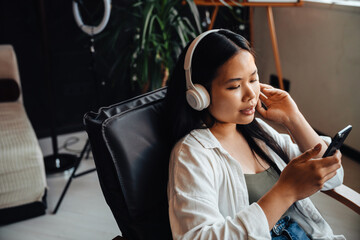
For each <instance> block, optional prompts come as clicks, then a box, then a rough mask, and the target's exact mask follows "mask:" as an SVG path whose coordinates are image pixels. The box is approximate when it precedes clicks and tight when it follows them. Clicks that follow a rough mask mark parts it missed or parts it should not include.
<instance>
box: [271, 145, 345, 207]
mask: <svg viewBox="0 0 360 240" xmlns="http://www.w3.org/2000/svg"><path fill="white" fill-rule="evenodd" d="M320 150H321V144H318V145H316V146H315V147H314V148H312V149H309V150H308V151H306V152H305V153H303V154H302V155H300V156H299V157H297V158H295V159H293V160H292V161H290V163H289V164H288V165H287V166H286V167H285V168H284V170H283V171H282V173H281V175H280V178H279V181H278V182H277V183H276V185H278V186H277V187H280V189H282V192H283V193H285V194H288V197H290V199H292V200H293V201H297V200H301V199H303V198H306V197H309V196H311V195H312V194H314V193H316V192H317V191H319V190H320V189H321V188H322V187H323V185H324V183H325V182H326V181H327V180H329V179H331V178H332V177H334V176H335V175H336V170H337V169H339V168H340V167H341V153H340V151H336V152H335V154H334V155H333V156H330V157H326V158H318V159H313V158H314V157H315V156H316V155H317V154H318V153H319V152H320Z"/></svg>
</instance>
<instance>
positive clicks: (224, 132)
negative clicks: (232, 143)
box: [210, 122, 241, 140]
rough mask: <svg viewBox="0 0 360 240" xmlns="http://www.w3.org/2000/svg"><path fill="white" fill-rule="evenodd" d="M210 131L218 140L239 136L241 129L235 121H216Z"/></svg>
mask: <svg viewBox="0 0 360 240" xmlns="http://www.w3.org/2000/svg"><path fill="white" fill-rule="evenodd" d="M210 131H211V132H212V134H213V135H214V136H215V137H216V138H217V139H218V140H226V139H232V138H234V137H236V136H239V134H241V133H239V131H237V129H236V124H234V123H218V122H217V123H215V124H214V125H213V126H212V127H210Z"/></svg>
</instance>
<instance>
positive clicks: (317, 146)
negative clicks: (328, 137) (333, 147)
mask: <svg viewBox="0 0 360 240" xmlns="http://www.w3.org/2000/svg"><path fill="white" fill-rule="evenodd" d="M314 149H315V150H316V151H319V150H320V149H321V144H320V143H318V144H317V145H316V146H315V147H314Z"/></svg>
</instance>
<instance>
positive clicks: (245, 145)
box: [167, 30, 344, 239]
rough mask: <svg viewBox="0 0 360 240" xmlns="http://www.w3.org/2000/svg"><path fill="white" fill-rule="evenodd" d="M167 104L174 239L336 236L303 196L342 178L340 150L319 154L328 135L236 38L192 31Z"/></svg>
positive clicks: (219, 32) (216, 32)
mask: <svg viewBox="0 0 360 240" xmlns="http://www.w3.org/2000/svg"><path fill="white" fill-rule="evenodd" d="M167 103H168V114H169V116H170V121H169V122H170V123H171V129H170V131H171V133H172V136H173V141H174V144H175V143H176V144H175V146H174V147H173V150H172V153H171V157H170V165H169V183H168V200H169V217H170V224H171V230H172V234H173V237H174V239H270V238H274V239H276V238H278V239H287V238H286V237H289V235H288V234H290V235H291V236H292V237H293V238H291V239H309V238H311V239H344V238H343V236H334V235H333V232H332V230H331V228H330V226H329V225H328V224H327V223H326V221H325V220H324V219H323V218H322V217H321V215H320V214H319V212H318V211H317V210H316V208H315V207H314V205H313V204H312V203H311V201H310V200H309V199H308V198H307V197H309V196H311V195H312V194H314V193H316V192H317V191H319V190H320V189H323V190H325V189H331V188H334V187H336V186H338V185H340V184H341V183H342V179H343V170H342V167H341V154H340V152H339V151H337V152H336V153H335V154H334V155H333V156H331V157H327V158H321V156H322V154H323V153H324V152H325V150H326V147H327V144H328V143H329V140H330V139H329V138H321V137H319V136H318V135H317V134H316V132H315V131H314V130H313V129H312V128H311V126H310V125H309V124H308V122H307V121H306V120H305V118H304V117H303V115H302V114H301V113H300V111H299V109H298V108H297V106H296V104H295V102H294V101H293V100H292V99H291V97H290V96H289V94H288V93H286V92H284V91H282V90H279V89H275V88H272V87H271V86H269V85H265V84H261V83H260V82H259V76H258V70H257V68H256V64H255V59H254V54H253V52H252V50H251V48H250V46H249V43H248V42H247V41H246V39H244V38H243V37H242V36H240V35H237V34H235V33H233V32H231V31H228V30H212V31H209V32H206V33H203V34H202V35H200V36H199V37H198V38H196V39H195V40H194V41H193V42H192V43H191V45H190V46H188V47H187V48H186V49H185V50H184V51H183V53H182V54H181V55H180V57H179V60H178V63H177V65H176V67H175V70H174V72H173V75H172V77H171V79H170V82H169V86H168V94H167ZM262 103H263V104H264V105H265V106H264V105H262ZM255 110H256V111H257V112H258V113H259V114H260V115H261V116H262V117H263V118H265V119H267V120H271V121H274V122H277V123H280V124H282V125H284V126H285V127H286V128H287V129H288V130H289V132H290V133H291V135H292V137H293V139H294V140H295V142H296V144H295V143H293V142H292V141H291V138H290V137H289V136H288V135H282V134H279V133H277V132H276V131H275V130H274V129H272V128H271V127H270V126H269V125H267V124H266V123H265V122H264V121H262V120H260V119H257V118H255ZM290 160H291V161H290ZM280 173H281V175H280ZM286 234H287V235H286ZM289 239H290V238H289Z"/></svg>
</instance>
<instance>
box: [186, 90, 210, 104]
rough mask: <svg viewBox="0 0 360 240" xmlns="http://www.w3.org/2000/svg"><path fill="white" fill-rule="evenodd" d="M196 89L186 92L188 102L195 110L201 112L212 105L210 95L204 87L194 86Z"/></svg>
mask: <svg viewBox="0 0 360 240" xmlns="http://www.w3.org/2000/svg"><path fill="white" fill-rule="evenodd" d="M194 87H195V89H189V90H187V91H186V100H187V102H188V103H189V105H190V106H191V107H192V108H193V109H195V110H197V111H201V110H203V109H205V108H207V107H208V106H209V105H210V95H209V93H208V91H207V90H206V88H205V87H204V86H202V85H200V84H194Z"/></svg>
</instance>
